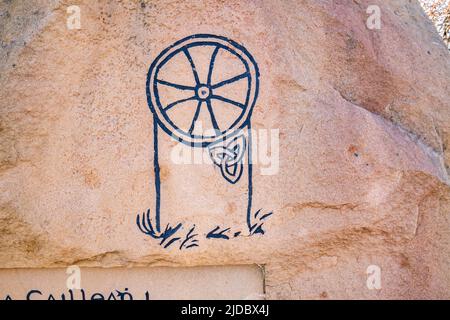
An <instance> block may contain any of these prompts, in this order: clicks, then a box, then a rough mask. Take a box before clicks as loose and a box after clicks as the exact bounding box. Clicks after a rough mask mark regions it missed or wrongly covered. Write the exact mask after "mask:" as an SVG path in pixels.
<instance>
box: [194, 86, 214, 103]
mask: <svg viewBox="0 0 450 320" xmlns="http://www.w3.org/2000/svg"><path fill="white" fill-rule="evenodd" d="M210 95H211V89H210V88H209V87H208V86H206V85H200V86H198V88H197V97H198V98H199V99H200V100H206V99H208V98H209V96H210Z"/></svg>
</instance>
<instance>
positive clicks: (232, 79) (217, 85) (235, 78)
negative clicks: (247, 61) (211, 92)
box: [211, 72, 250, 89]
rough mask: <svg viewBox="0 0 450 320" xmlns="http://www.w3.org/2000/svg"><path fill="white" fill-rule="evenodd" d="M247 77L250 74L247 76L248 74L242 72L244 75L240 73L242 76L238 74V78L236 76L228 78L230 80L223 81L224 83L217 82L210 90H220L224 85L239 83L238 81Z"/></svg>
mask: <svg viewBox="0 0 450 320" xmlns="http://www.w3.org/2000/svg"><path fill="white" fill-rule="evenodd" d="M249 75H250V74H249V73H248V72H244V73H242V74H240V75H238V76H236V77H233V78H230V79H228V80H224V81H221V82H219V83H216V84H215V85H213V86H211V88H212V89H217V88H220V87H222V86H224V85H226V84H230V83H233V82H236V81H239V80H241V79H243V78H246V77H248V76H249Z"/></svg>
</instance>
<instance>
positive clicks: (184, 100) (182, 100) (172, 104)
mask: <svg viewBox="0 0 450 320" xmlns="http://www.w3.org/2000/svg"><path fill="white" fill-rule="evenodd" d="M195 99H196V98H195V96H192V97H189V98H186V99H181V100H178V101H175V102H172V103H171V104H168V105H167V106H166V107H165V108H164V111H168V110H169V109H171V108H173V107H174V106H176V105H177V104H179V103H183V102H186V101H190V100H195Z"/></svg>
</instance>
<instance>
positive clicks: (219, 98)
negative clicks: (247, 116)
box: [211, 95, 245, 109]
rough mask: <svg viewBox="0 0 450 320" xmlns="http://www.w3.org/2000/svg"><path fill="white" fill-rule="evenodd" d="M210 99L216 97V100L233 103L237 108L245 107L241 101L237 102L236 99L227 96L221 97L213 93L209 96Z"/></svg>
mask: <svg viewBox="0 0 450 320" xmlns="http://www.w3.org/2000/svg"><path fill="white" fill-rule="evenodd" d="M211 99H217V100H220V101H223V102H226V103H229V104H232V105H235V106H237V107H239V108H241V109H244V108H245V105H243V104H242V103H240V102H237V101H234V100H230V99H227V98H225V97H222V96H218V95H213V96H212V97H211Z"/></svg>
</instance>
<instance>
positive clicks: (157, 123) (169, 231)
mask: <svg viewBox="0 0 450 320" xmlns="http://www.w3.org/2000/svg"><path fill="white" fill-rule="evenodd" d="M190 39H199V41H197V42H193V43H190V44H187V45H185V46H182V47H180V48H178V49H177V50H175V51H174V52H172V53H170V54H169V55H168V56H167V57H166V58H165V59H164V60H163V61H159V60H160V59H161V57H163V56H164V55H165V54H166V53H167V52H168V51H169V50H171V49H172V48H173V47H175V46H178V45H180V44H182V43H183V42H185V41H187V40H190ZM201 39H206V40H204V41H201ZM214 39H220V40H222V41H225V42H227V43H229V44H230V45H231V46H233V47H235V48H237V49H239V50H240V51H241V52H242V53H243V54H244V55H245V56H246V57H247V58H248V60H249V61H250V63H252V64H253V67H254V69H255V75H254V78H252V74H251V73H250V68H249V65H248V63H247V61H246V60H245V59H244V58H243V57H242V56H241V55H240V54H238V53H237V52H236V51H235V50H233V49H232V48H228V47H227V46H225V45H223V44H221V43H219V42H215V41H214ZM205 45H208V46H211V45H212V46H216V48H215V49H214V51H213V53H212V55H211V60H210V65H209V69H208V78H207V83H206V84H202V83H200V79H199V77H198V73H197V69H196V67H195V63H194V60H193V59H192V56H191V55H190V53H189V48H191V47H196V46H205ZM219 49H225V50H227V51H229V52H230V53H232V54H233V55H235V56H237V57H238V58H239V59H240V60H241V61H242V62H243V64H244V66H245V69H246V72H244V73H242V74H240V75H238V76H235V77H232V78H230V79H227V80H224V81H221V82H219V83H217V84H214V85H212V84H211V78H212V72H213V68H214V63H215V59H216V55H217V53H218V51H219ZM181 51H182V52H184V54H185V55H186V57H187V59H188V61H189V63H190V65H191V69H192V71H193V76H194V79H195V82H196V86H195V87H193V86H186V85H180V84H175V83H171V82H167V81H164V80H158V73H159V69H160V68H161V67H162V66H163V65H164V64H165V63H166V62H167V61H168V60H169V59H171V58H172V57H173V56H174V55H176V54H178V53H179V52H181ZM155 68H156V70H155V79H154V80H155V81H154V83H153V84H150V76H151V74H152V73H153V71H154V69H155ZM259 76H260V74H259V68H258V65H257V63H256V61H255V59H254V58H253V56H252V55H251V54H250V53H249V52H248V51H247V49H245V48H244V47H243V46H241V45H240V44H238V43H236V42H234V41H233V40H230V39H227V38H225V37H222V36H216V35H211V34H196V35H192V36H189V37H186V38H183V39H181V40H179V41H177V42H175V43H174V44H172V45H171V46H169V47H167V48H166V49H164V50H163V51H162V52H161V53H160V54H159V55H158V56H157V57H156V59H155V60H153V62H152V64H151V66H150V68H149V71H148V73H147V80H146V95H147V103H148V106H149V108H150V110H151V112H152V113H153V144H154V159H153V165H154V173H155V192H156V203H155V227H153V223H152V221H151V218H150V209H149V210H147V214H145V212H144V214H143V215H142V221H141V219H140V215H138V216H137V217H136V223H137V225H138V227H139V229H140V230H141V231H142V232H143V233H145V234H147V235H150V236H151V237H153V238H155V239H161V242H160V245H164V248H167V247H169V246H170V245H172V244H173V243H175V242H176V241H179V240H181V238H180V237H173V238H172V239H169V238H170V237H172V236H173V235H174V234H175V233H176V232H177V231H178V230H179V229H181V228H182V224H181V223H179V224H178V225H176V226H175V227H170V226H169V225H167V226H166V229H165V231H164V232H161V221H160V210H161V180H160V166H159V155H158V154H159V149H158V127H160V128H161V129H163V131H165V132H166V133H167V134H168V135H170V136H172V137H173V132H172V131H170V130H169V129H168V128H167V127H166V126H165V125H164V123H163V122H162V121H161V119H159V118H158V115H157V113H156V111H155V107H158V108H159V109H160V110H161V114H162V115H163V116H164V119H165V120H166V121H167V122H168V123H170V124H171V125H172V126H173V127H174V128H176V130H177V131H179V132H182V133H184V131H182V130H181V129H179V128H177V127H176V126H175V125H174V124H173V123H172V122H171V121H170V119H169V118H168V116H167V114H166V111H167V110H169V109H170V108H172V107H173V106H175V105H176V104H178V103H183V102H185V101H188V100H194V99H197V100H198V101H199V103H198V105H197V110H196V112H195V115H194V118H193V121H192V124H191V127H190V128H189V135H190V137H191V138H196V136H195V135H192V130H193V126H194V125H195V121H196V118H198V113H199V112H200V108H201V107H202V104H203V102H205V103H206V105H207V107H208V111H209V113H210V115H211V122H212V123H213V126H214V128H215V129H216V130H219V131H220V129H219V126H218V124H217V121H216V120H215V117H214V112H213V108H212V105H211V100H212V99H217V100H221V101H224V102H226V103H229V104H233V105H235V106H237V107H239V108H241V109H242V112H241V114H240V116H239V117H238V119H236V120H235V122H234V123H233V124H232V125H231V126H230V128H232V129H227V130H225V131H223V132H221V134H222V135H224V136H223V137H222V139H223V140H224V141H225V139H226V138H228V137H230V136H233V135H234V134H236V132H238V131H239V130H240V129H243V128H247V130H248V136H247V139H248V141H247V157H248V191H247V198H248V202H247V212H246V214H247V219H246V220H247V227H248V230H249V232H250V234H255V233H261V234H264V231H263V229H262V225H263V223H262V222H261V221H262V220H264V219H266V218H267V217H269V216H270V215H271V214H272V212H270V213H269V214H265V215H263V216H261V217H259V223H258V222H257V223H256V224H253V225H252V222H251V220H252V215H251V210H252V198H253V172H252V171H253V165H252V150H251V149H252V133H251V122H250V118H251V115H252V112H253V107H254V106H255V104H256V101H257V98H258V94H259ZM245 78H247V79H248V87H247V95H246V101H245V103H244V104H241V103H239V102H237V101H233V100H230V99H227V98H225V97H222V96H219V95H214V94H213V93H212V92H211V95H210V96H209V97H207V98H205V99H200V98H199V97H198V96H197V92H196V89H197V88H199V86H203V85H206V86H207V87H208V88H209V89H210V90H212V89H215V88H219V87H221V86H223V85H226V84H229V83H232V82H235V81H239V80H241V79H245ZM252 81H255V92H254V97H253V100H252V101H250V93H251V88H252ZM158 83H159V84H162V85H166V86H171V87H174V88H177V89H180V90H194V91H195V93H194V94H195V95H194V96H193V97H190V98H187V99H182V100H179V101H175V102H173V103H171V104H169V105H168V106H166V107H165V108H164V107H162V106H161V105H160V102H159V101H160V100H159V96H158V88H157V85H158ZM150 86H152V88H153V92H154V94H155V100H156V102H157V103H159V105H158V106H153V105H152V99H151V90H150ZM249 103H251V105H249ZM245 112H248V114H247V118H246V119H245V121H243V123H242V124H241V125H240V127H239V128H234V127H235V126H236V124H237V123H239V122H240V121H241V119H242V117H243V116H244V114H245ZM200 138H201V137H200ZM176 140H177V141H179V142H181V143H184V144H187V145H188V146H191V147H202V148H204V147H207V146H209V145H210V144H214V143H216V142H217V141H214V142H189V141H185V140H184V139H183V138H182V137H176ZM237 165H241V166H243V164H242V163H237ZM227 170H228V168H227ZM233 170H234V171H233V172H234V173H236V170H238V168H237V167H235V168H233ZM239 171H240V173H239V177H238V179H237V180H236V181H234V182H232V181H230V180H229V179H227V181H229V182H230V183H236V182H237V181H238V180H239V179H240V176H241V174H242V171H243V170H242V169H241V170H239ZM222 175H223V174H222ZM225 178H226V177H225ZM260 210H261V209H260ZM260 210H258V211H257V212H256V213H255V219H257V218H258V214H259V212H260ZM194 228H195V226H194V227H193V228H191V229H190V230H189V232H188V234H187V236H186V238H185V240H184V241H182V242H181V245H180V246H179V249H180V250H181V249H182V248H183V247H184V248H192V247H196V246H198V244H197V242H198V240H196V239H194V238H195V237H196V236H197V234H193V231H194ZM218 230H219V227H217V228H215V229H214V230H212V231H210V232H209V233H208V235H207V238H221V239H229V237H228V236H227V235H225V234H224V233H225V232H228V231H229V230H230V228H226V229H224V230H223V231H221V232H218V233H217V231H218ZM240 233H241V232H240V231H238V232H235V233H234V237H237V236H239V235H240ZM168 239H169V240H168ZM166 240H168V241H167V242H166Z"/></svg>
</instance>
